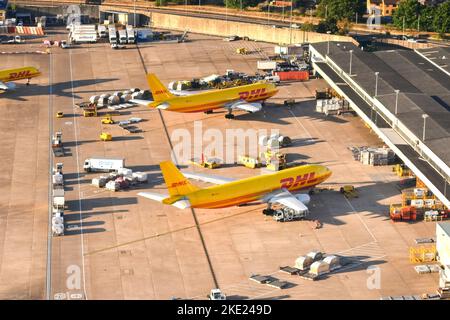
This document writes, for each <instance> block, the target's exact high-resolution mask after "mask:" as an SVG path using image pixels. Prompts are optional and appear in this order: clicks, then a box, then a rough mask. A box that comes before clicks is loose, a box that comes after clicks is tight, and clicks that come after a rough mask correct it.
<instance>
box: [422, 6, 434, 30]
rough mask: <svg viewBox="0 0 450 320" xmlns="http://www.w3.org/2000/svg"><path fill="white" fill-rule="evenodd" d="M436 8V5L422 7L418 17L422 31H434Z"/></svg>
mask: <svg viewBox="0 0 450 320" xmlns="http://www.w3.org/2000/svg"><path fill="white" fill-rule="evenodd" d="M435 10H436V9H435V7H432V6H425V7H424V8H421V10H420V16H419V17H418V20H419V30H420V31H433V20H434V15H435Z"/></svg>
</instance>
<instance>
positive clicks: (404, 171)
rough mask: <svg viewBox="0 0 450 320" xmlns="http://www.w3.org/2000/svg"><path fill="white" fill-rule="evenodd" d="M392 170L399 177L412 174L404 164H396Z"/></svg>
mask: <svg viewBox="0 0 450 320" xmlns="http://www.w3.org/2000/svg"><path fill="white" fill-rule="evenodd" d="M392 171H393V172H395V174H396V175H397V176H399V177H409V176H411V175H412V172H411V169H409V168H408V167H407V166H405V165H404V164H396V165H395V166H394V167H393V168H392Z"/></svg>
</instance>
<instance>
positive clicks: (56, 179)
mask: <svg viewBox="0 0 450 320" xmlns="http://www.w3.org/2000/svg"><path fill="white" fill-rule="evenodd" d="M52 181H53V185H54V186H62V185H63V184H64V178H63V175H62V174H61V173H59V172H57V173H55V174H54V175H53V176H52Z"/></svg>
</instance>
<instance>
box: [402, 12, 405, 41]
mask: <svg viewBox="0 0 450 320" xmlns="http://www.w3.org/2000/svg"><path fill="white" fill-rule="evenodd" d="M402 34H403V38H402V40H405V16H403V31H402Z"/></svg>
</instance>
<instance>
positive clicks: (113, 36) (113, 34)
mask: <svg viewBox="0 0 450 320" xmlns="http://www.w3.org/2000/svg"><path fill="white" fill-rule="evenodd" d="M108 32H109V43H110V44H117V31H116V28H114V27H109V29H108Z"/></svg>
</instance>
